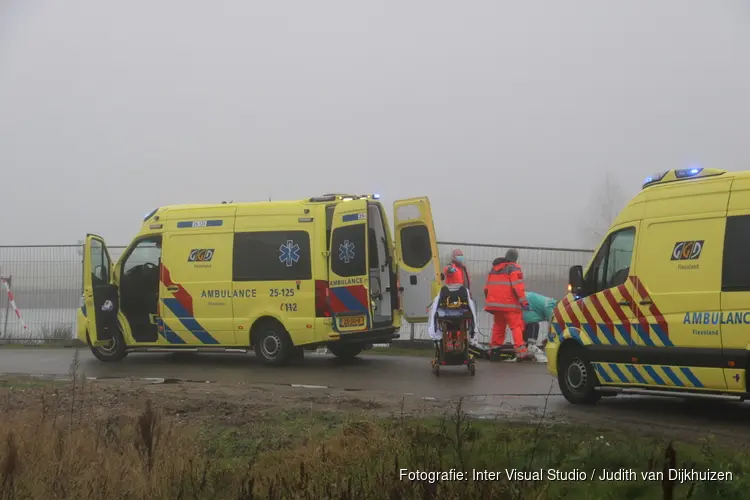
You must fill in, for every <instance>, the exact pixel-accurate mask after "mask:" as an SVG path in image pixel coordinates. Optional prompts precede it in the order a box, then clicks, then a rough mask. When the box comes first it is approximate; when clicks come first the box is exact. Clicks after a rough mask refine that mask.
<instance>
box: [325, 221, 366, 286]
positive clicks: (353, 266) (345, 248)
mask: <svg viewBox="0 0 750 500" xmlns="http://www.w3.org/2000/svg"><path fill="white" fill-rule="evenodd" d="M366 231H367V224H355V225H352V226H345V227H339V228H336V229H335V230H334V231H333V236H332V237H331V246H332V248H331V271H333V272H334V273H336V274H337V275H339V276H341V277H342V278H351V277H353V276H366V275H367V274H368V271H367V260H366V259H365V252H366V250H367V248H366V243H365V242H366V240H367V236H366Z"/></svg>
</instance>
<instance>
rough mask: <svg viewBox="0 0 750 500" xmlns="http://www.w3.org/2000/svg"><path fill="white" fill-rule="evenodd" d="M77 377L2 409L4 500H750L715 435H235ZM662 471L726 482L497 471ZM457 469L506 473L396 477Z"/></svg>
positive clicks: (502, 428)
mask: <svg viewBox="0 0 750 500" xmlns="http://www.w3.org/2000/svg"><path fill="white" fill-rule="evenodd" d="M77 371H78V360H77V356H76V357H75V358H74V361H73V364H72V365H71V370H70V374H69V380H68V381H67V383H66V385H65V386H64V387H60V386H59V385H58V386H56V387H55V386H53V385H52V383H51V382H46V383H47V384H49V385H50V388H49V389H50V390H54V393H53V394H52V395H49V392H48V393H47V394H48V396H44V395H42V396H41V397H40V400H39V402H38V404H37V405H33V404H31V405H30V404H25V405H23V408H22V409H20V410H17V411H9V408H10V403H9V402H8V403H6V404H7V405H8V406H7V407H6V409H5V411H2V412H0V500H17V499H18V500H20V499H35V498H75V499H79V500H88V499H94V498H120V499H142V498H149V499H170V500H171V499H230V500H231V499H238V500H247V499H256V498H264V499H271V500H273V499H287V498H294V499H311V500H312V499H316V500H317V499H334V498H335V499H340V500H346V499H354V498H372V499H380V498H382V499H422V498H431V499H448V498H494V499H501V500H502V499H526V498H531V499H541V498H555V499H563V498H571V499H591V500H603V499H622V498H629V499H640V498H644V499H653V498H667V499H673V498H692V499H713V498H727V499H734V498H746V497H747V489H748V487H750V475H748V473H749V472H750V458H749V457H748V455H747V454H746V453H740V452H737V451H734V450H730V449H726V448H724V447H721V446H719V445H718V444H717V443H715V442H714V441H713V440H712V439H711V438H707V439H704V440H702V441H698V442H692V443H683V442H674V443H673V442H668V441H665V440H664V439H661V438H658V437H656V438H654V437H647V436H642V435H632V434H628V433H625V432H623V431H621V430H616V429H612V430H608V429H594V428H591V427H581V426H566V425H559V424H558V425H548V424H547V423H545V420H544V418H542V419H540V420H539V421H538V422H535V423H532V424H528V423H526V424H521V423H513V422H509V421H492V420H479V421H477V420H470V419H468V418H467V415H466V414H465V413H464V411H463V408H462V404H461V403H460V402H459V403H458V404H457V405H456V407H455V408H454V409H453V410H452V411H451V412H450V413H449V414H446V415H445V416H443V417H442V418H430V419H409V418H407V417H405V415H404V413H403V412H401V414H396V415H393V416H392V417H391V418H386V419H375V418H373V417H372V416H371V415H368V414H367V413H351V414H340V413H336V414H334V413H327V412H316V411H312V409H310V410H300V409H298V410H284V409H279V410H278V411H268V412H265V413H260V414H257V415H255V416H254V417H252V418H248V419H247V420H244V421H243V420H238V421H235V422H232V423H231V425H229V424H228V423H218V422H222V421H221V420H220V419H215V418H209V419H208V420H206V421H199V420H198V419H197V418H193V417H192V416H191V415H190V414H189V413H187V414H186V418H183V419H182V420H178V419H177V418H175V417H174V416H170V415H166V414H163V413H161V412H160V411H159V410H158V409H157V408H155V407H154V406H153V405H152V403H151V401H150V400H148V401H146V402H145V405H144V406H142V407H141V408H122V407H115V408H112V409H111V410H109V411H107V412H103V410H102V408H101V406H100V405H97V404H96V403H95V402H91V401H92V399H91V396H90V393H92V391H91V389H90V386H89V385H88V384H89V383H88V382H86V381H85V378H82V377H79V376H78V374H77ZM35 383H45V382H35ZM14 384H15V385H14ZM18 384H19V383H18V381H15V382H12V383H11V385H13V387H14V389H13V390H15V389H16V388H18V387H21V388H22V389H21V390H23V386H19V385H18ZM175 390H177V389H175ZM62 396H65V397H62ZM206 397H210V395H207V396H206ZM8 400H10V398H8ZM2 405H3V401H2V400H1V399H0V408H2ZM311 408H312V407H311ZM218 411H219V408H218V407H217V412H218ZM665 467H666V468H686V469H690V470H707V469H712V470H715V471H731V472H732V473H733V474H734V478H733V480H732V481H728V482H695V483H693V482H687V483H683V484H674V483H671V482H669V481H667V482H664V483H662V482H661V481H643V480H640V478H639V479H637V480H634V481H624V482H603V481H598V480H596V479H594V480H590V479H589V480H587V481H550V480H547V479H546V478H542V479H540V480H535V481H519V480H509V479H508V478H507V477H506V474H505V471H506V469H507V470H511V469H515V470H523V471H540V470H541V471H543V474H545V475H546V474H547V470H548V469H554V470H559V471H575V470H578V471H584V472H586V473H587V474H591V472H592V471H593V470H594V469H596V471H597V474H599V473H601V470H602V469H603V468H608V469H610V470H619V469H621V468H625V469H632V470H633V471H635V473H636V474H639V475H640V473H641V472H648V471H652V472H659V471H662V470H663V469H664V468H665ZM452 469H455V470H457V471H461V472H465V473H468V474H469V475H471V473H472V471H475V470H477V471H485V470H487V471H498V472H501V473H502V474H501V475H500V477H499V478H497V479H496V480H485V481H481V480H476V481H475V480H471V479H469V480H465V481H457V480H452V481H451V480H438V481H433V480H431V478H430V477H427V476H425V477H424V478H423V479H422V480H416V481H409V480H408V479H404V478H403V477H401V472H406V473H409V472H412V473H414V472H417V471H421V472H423V473H436V472H441V471H451V470H452ZM670 489H671V493H670ZM663 490H665V491H663Z"/></svg>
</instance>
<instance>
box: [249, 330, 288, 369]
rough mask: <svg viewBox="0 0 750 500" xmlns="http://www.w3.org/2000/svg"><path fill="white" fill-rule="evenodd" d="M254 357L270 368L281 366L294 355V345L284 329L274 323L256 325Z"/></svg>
mask: <svg viewBox="0 0 750 500" xmlns="http://www.w3.org/2000/svg"><path fill="white" fill-rule="evenodd" d="M253 347H254V348H255V355H256V356H257V357H259V358H260V359H261V361H263V363H265V364H267V365H270V366H279V365H283V364H284V363H285V362H286V361H288V360H289V358H290V357H291V356H292V355H293V354H294V345H293V344H292V339H291V338H290V337H289V334H288V333H287V331H286V329H285V328H284V327H283V326H281V325H280V324H279V323H277V322H275V321H268V322H265V323H263V324H262V325H258V332H257V333H255V334H253Z"/></svg>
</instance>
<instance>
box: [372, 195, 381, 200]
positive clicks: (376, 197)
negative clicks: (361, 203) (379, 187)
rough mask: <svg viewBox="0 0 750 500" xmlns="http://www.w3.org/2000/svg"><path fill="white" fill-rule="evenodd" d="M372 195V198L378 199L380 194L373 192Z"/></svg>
mask: <svg viewBox="0 0 750 500" xmlns="http://www.w3.org/2000/svg"><path fill="white" fill-rule="evenodd" d="M372 197H373V198H374V199H376V200H379V199H380V195H379V194H374V195H372Z"/></svg>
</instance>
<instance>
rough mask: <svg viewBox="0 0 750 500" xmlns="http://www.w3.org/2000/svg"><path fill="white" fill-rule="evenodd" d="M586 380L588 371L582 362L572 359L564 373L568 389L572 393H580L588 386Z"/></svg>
mask: <svg viewBox="0 0 750 500" xmlns="http://www.w3.org/2000/svg"><path fill="white" fill-rule="evenodd" d="M588 379H589V375H588V370H586V365H585V364H584V362H583V361H581V360H580V359H578V358H576V359H574V360H573V361H572V362H571V363H570V365H569V366H568V369H567V371H566V373H565V383H566V384H567V385H568V388H569V389H570V390H571V391H574V392H582V391H583V389H584V387H586V385H587V384H588Z"/></svg>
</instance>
